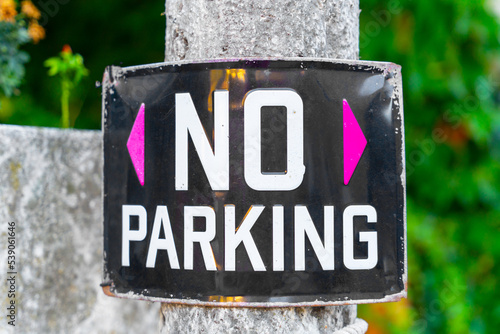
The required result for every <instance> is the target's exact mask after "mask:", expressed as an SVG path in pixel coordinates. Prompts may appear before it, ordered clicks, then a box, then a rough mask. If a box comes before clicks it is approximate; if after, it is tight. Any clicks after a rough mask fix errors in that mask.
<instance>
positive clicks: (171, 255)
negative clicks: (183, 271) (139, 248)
mask: <svg viewBox="0 0 500 334" xmlns="http://www.w3.org/2000/svg"><path fill="white" fill-rule="evenodd" d="M162 225H163V233H164V234H165V239H160V228H161V226H162ZM159 249H166V250H167V254H168V261H169V262H170V268H172V269H180V267H179V260H178V259H177V251H176V249H175V241H174V235H173V233H172V226H171V225H170V218H169V217H168V210H167V207H166V206H164V205H159V206H157V207H156V215H155V221H154V224H153V232H152V233H151V241H150V242H149V250H148V258H147V260H146V268H154V267H155V264H156V254H157V253H158V250H159Z"/></svg>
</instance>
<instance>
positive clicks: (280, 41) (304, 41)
mask: <svg viewBox="0 0 500 334" xmlns="http://www.w3.org/2000/svg"><path fill="white" fill-rule="evenodd" d="M166 16H167V33H166V48H165V59H166V60H167V61H172V60H182V59H210V58H235V57H318V58H336V59H357V58H358V40H359V0H300V1H297V0H217V1H210V0H206V1H198V0H195V1H193V0H167V1H166Z"/></svg>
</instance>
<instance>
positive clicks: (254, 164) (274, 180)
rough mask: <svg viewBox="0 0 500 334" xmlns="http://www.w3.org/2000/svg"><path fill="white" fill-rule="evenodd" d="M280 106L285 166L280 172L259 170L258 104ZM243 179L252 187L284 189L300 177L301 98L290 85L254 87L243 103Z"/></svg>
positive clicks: (259, 135) (272, 189) (302, 170)
mask: <svg viewBox="0 0 500 334" xmlns="http://www.w3.org/2000/svg"><path fill="white" fill-rule="evenodd" d="M265 106H284V107H286V110H287V112H286V114H287V118H286V119H287V167H286V171H284V172H281V173H264V174H263V173H262V169H261V160H262V157H261V153H262V152H261V145H262V143H261V141H262V138H261V108H262V107H265ZM244 113H245V114H244V123H245V124H244V129H245V143H244V148H245V159H244V160H245V162H244V164H245V181H246V183H247V184H248V186H249V187H250V188H252V189H254V190H260V191H276V190H281V191H287V190H293V189H296V188H298V187H299V186H300V184H301V183H302V180H303V179H304V173H305V166H304V136H303V132H304V119H303V118H304V117H303V114H304V106H303V102H302V98H301V97H300V96H299V94H297V92H295V91H293V90H290V89H257V90H252V91H250V92H249V93H248V95H247V96H246V98H245V103H244Z"/></svg>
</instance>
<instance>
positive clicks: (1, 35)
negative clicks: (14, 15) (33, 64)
mask: <svg viewBox="0 0 500 334" xmlns="http://www.w3.org/2000/svg"><path fill="white" fill-rule="evenodd" d="M29 41H30V37H29V35H28V30H27V29H26V27H25V26H24V22H23V21H21V22H17V21H15V22H6V21H0V88H1V91H2V92H3V94H4V95H6V96H8V97H9V96H11V95H12V94H13V93H14V92H15V90H16V89H17V87H19V85H20V84H21V80H22V79H23V77H24V64H25V63H27V62H28V60H29V55H28V54H27V53H26V52H24V51H21V50H20V47H21V46H22V45H23V44H26V43H28V42H29Z"/></svg>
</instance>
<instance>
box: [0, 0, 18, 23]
mask: <svg viewBox="0 0 500 334" xmlns="http://www.w3.org/2000/svg"><path fill="white" fill-rule="evenodd" d="M16 15H17V10H16V3H15V2H14V0H0V21H6V22H14V18H15V17H16Z"/></svg>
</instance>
